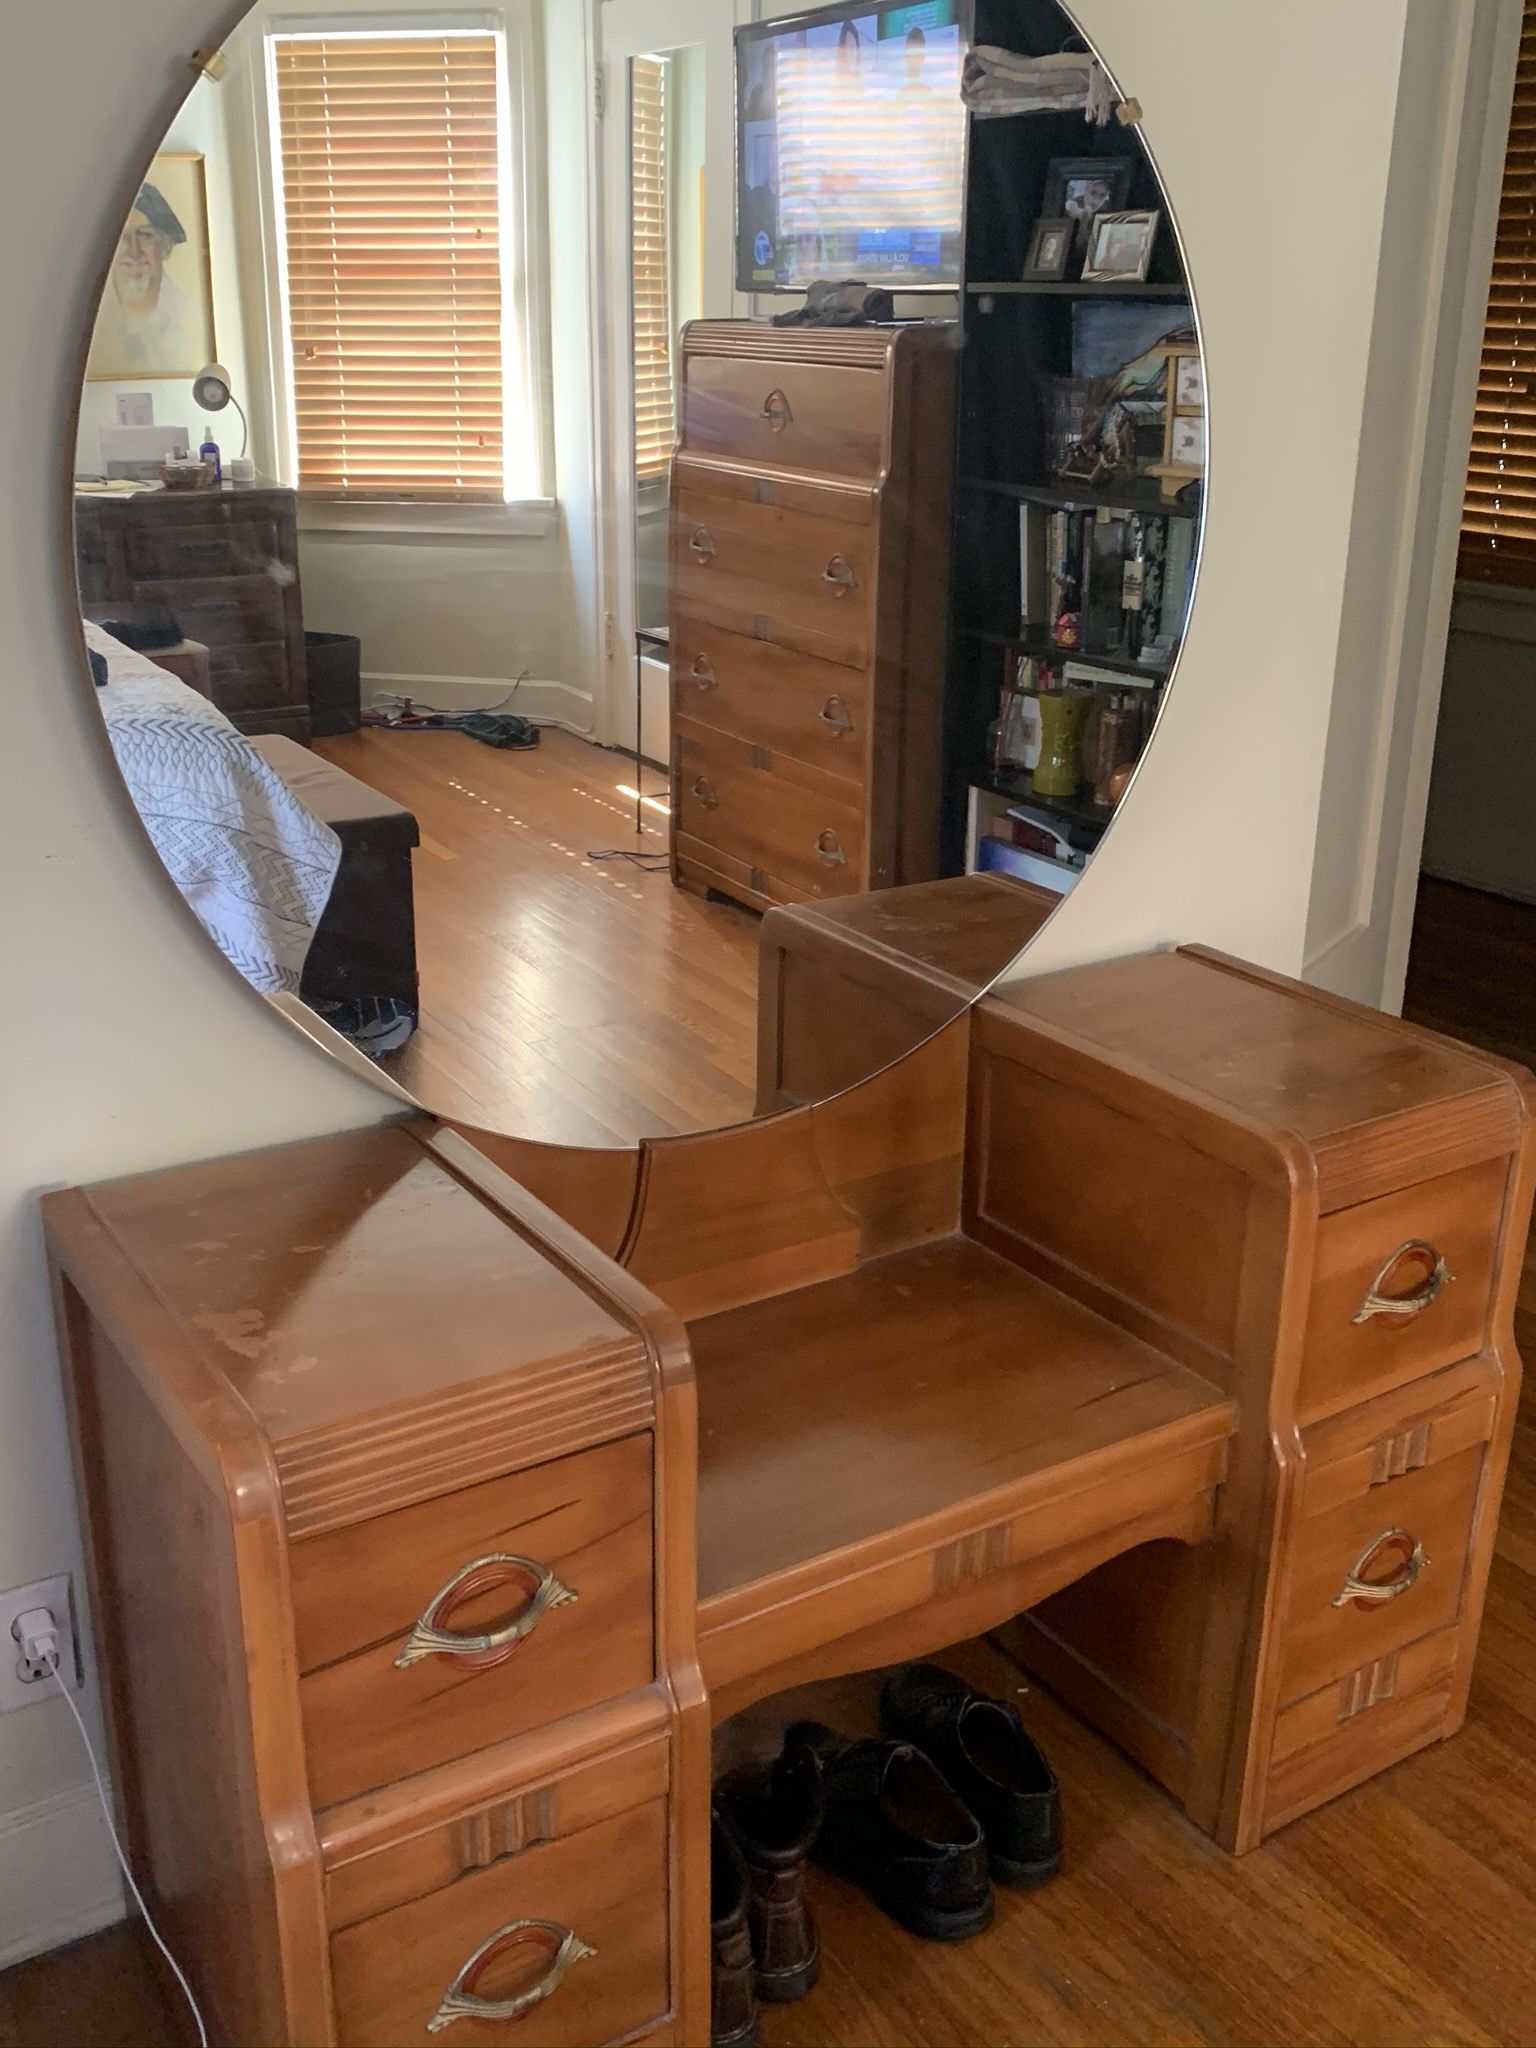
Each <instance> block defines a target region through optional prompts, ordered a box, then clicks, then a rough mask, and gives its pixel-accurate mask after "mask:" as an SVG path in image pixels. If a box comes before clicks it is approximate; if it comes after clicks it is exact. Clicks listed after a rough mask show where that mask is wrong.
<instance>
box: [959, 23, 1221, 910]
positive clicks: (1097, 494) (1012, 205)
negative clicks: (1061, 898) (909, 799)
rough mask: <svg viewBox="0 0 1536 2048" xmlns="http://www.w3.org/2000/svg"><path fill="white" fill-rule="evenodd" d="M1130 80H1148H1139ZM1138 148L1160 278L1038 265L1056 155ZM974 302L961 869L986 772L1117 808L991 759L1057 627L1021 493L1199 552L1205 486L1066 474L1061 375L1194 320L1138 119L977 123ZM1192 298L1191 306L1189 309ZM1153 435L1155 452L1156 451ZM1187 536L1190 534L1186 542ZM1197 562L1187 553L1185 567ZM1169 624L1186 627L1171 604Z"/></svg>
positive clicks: (1033, 28)
mask: <svg viewBox="0 0 1536 2048" xmlns="http://www.w3.org/2000/svg"><path fill="white" fill-rule="evenodd" d="M1073 32H1074V23H1073V22H1072V20H1071V18H1070V17H1069V16H1068V14H1067V13H1066V11H1065V9H1064V8H1063V7H1062V6H1060V5H1058V4H1057V0H976V5H975V24H974V31H973V38H974V41H975V42H976V43H978V44H985V43H991V44H996V45H998V46H1000V47H1002V48H1005V49H1010V50H1013V51H1016V52H1018V53H1019V54H1021V55H1023V56H1029V57H1044V56H1050V55H1053V54H1055V53H1056V52H1057V51H1059V50H1060V49H1061V48H1062V47H1063V45H1064V43H1065V42H1066V40H1067V38H1068V37H1069V36H1070V35H1071V34H1072V33H1073ZM1128 89H1129V90H1134V89H1135V88H1134V83H1133V82H1129V81H1128ZM1096 156H1097V157H1104V158H1129V159H1130V162H1131V176H1130V181H1129V191H1128V192H1127V194H1126V198H1125V200H1124V204H1125V205H1126V206H1127V207H1128V208H1131V209H1152V210H1155V211H1157V212H1158V213H1160V214H1161V216H1162V226H1161V230H1160V233H1159V235H1158V239H1157V242H1156V245H1155V247H1154V250H1153V253H1152V260H1151V264H1150V266H1149V274H1148V276H1147V277H1146V278H1145V279H1137V280H1127V281H1125V282H1123V283H1122V282H1119V281H1115V282H1107V283H1098V282H1095V281H1093V280H1084V279H1081V278H1076V279H1074V278H1062V279H1040V280H1033V279H1026V278H1025V276H1024V271H1025V268H1026V266H1027V263H1028V260H1029V249H1030V242H1031V240H1032V238H1033V234H1034V229H1035V224H1036V222H1037V221H1038V220H1039V219H1040V217H1041V216H1042V214H1043V213H1044V211H1045V198H1046V189H1047V183H1048V180H1049V176H1050V164H1051V160H1052V159H1053V158H1058V157H1064V158H1083V157H1096ZM963 286H964V289H963V292H962V294H961V302H960V323H961V329H962V339H963V347H962V348H961V350H960V353H959V360H958V372H959V377H958V388H957V404H956V464H955V479H956V489H955V493H954V512H953V519H954V537H953V538H954V544H953V548H952V551H951V558H950V560H951V570H950V633H949V662H948V671H947V683H946V696H945V740H944V745H945V754H944V767H943V787H944V813H943V825H942V835H943V836H942V848H943V865H944V871H945V872H946V873H951V874H958V873H960V872H961V870H962V868H963V866H964V861H965V852H966V816H967V802H966V799H967V792H968V790H969V789H970V788H971V787H973V786H974V787H977V788H987V789H990V790H992V792H993V793H994V794H996V795H999V796H1001V797H1004V798H1007V799H1009V800H1011V801H1014V802H1019V803H1029V804H1032V805H1034V806H1035V807H1036V808H1038V809H1039V810H1041V812H1042V813H1048V814H1049V815H1052V816H1054V817H1057V818H1060V819H1063V820H1065V821H1066V822H1067V824H1069V825H1071V826H1073V827H1075V828H1077V829H1078V830H1079V831H1082V832H1084V833H1089V832H1093V833H1102V831H1103V829H1104V828H1105V826H1107V825H1108V823H1109V821H1110V818H1111V816H1112V815H1113V814H1112V812H1111V811H1110V810H1108V809H1107V808H1106V807H1104V806H1102V805H1096V804H1094V803H1092V801H1091V800H1081V799H1079V800H1076V801H1072V800H1068V801H1063V800H1062V799H1060V798H1046V797H1038V796H1036V795H1035V794H1034V792H1033V789H1032V787H1031V786H1030V785H1029V783H1028V780H1027V778H1022V779H1019V780H1017V781H1015V780H1013V779H1010V780H1008V781H1007V782H1006V783H1005V784H997V783H995V782H989V781H988V780H987V779H986V778H985V777H981V776H978V775H977V773H976V769H977V764H978V763H981V762H985V761H986V759H987V757H988V753H987V734H988V728H989V726H990V725H991V723H992V721H993V719H994V718H995V717H996V716H997V711H998V692H999V686H1000V684H1001V682H1002V681H1003V678H1004V675H1005V673H1006V662H1005V660H1004V658H1003V654H1002V652H1001V651H1000V650H1005V649H1007V648H1009V647H1018V648H1020V649H1021V651H1023V652H1025V653H1028V654H1031V655H1034V656H1036V657H1037V658H1038V657H1042V656H1043V657H1045V658H1056V657H1060V656H1062V655H1063V654H1065V653H1066V650H1062V649H1056V648H1053V647H1047V646H1046V644H1045V640H1046V634H1045V633H1044V632H1041V633H1040V635H1039V638H1038V639H1036V638H1034V637H1032V636H1031V633H1030V630H1029V629H1028V628H1024V629H1022V630H1021V626H1020V615H1021V610H1022V604H1021V590H1020V551H1021V549H1020V543H1021V534H1020V525H1021V519H1020V507H1021V506H1024V505H1031V506H1034V505H1038V506H1041V507H1044V508H1046V510H1048V511H1050V510H1060V511H1063V512H1066V513H1068V514H1071V513H1074V512H1075V513H1091V512H1095V511H1099V510H1101V509H1107V510H1110V511H1116V512H1120V513H1123V514H1125V515H1127V516H1129V515H1132V514H1138V513H1139V514H1140V515H1142V516H1143V517H1144V518H1145V517H1152V518H1156V519H1166V520H1169V521H1172V522H1175V530H1176V532H1177V534H1178V538H1179V541H1180V543H1181V544H1180V546H1179V548H1178V550H1177V553H1178V558H1179V561H1180V563H1181V565H1182V564H1183V563H1184V562H1185V561H1186V560H1191V561H1192V559H1193V557H1194V556H1195V555H1196V554H1197V552H1198V545H1197V543H1198V527H1197V522H1198V521H1199V519H1200V518H1201V516H1202V512H1203V507H1202V504H1201V498H1202V495H1203V493H1202V492H1201V491H1200V489H1199V488H1198V487H1196V488H1194V489H1192V490H1191V491H1190V492H1189V494H1188V495H1187V496H1180V497H1164V495H1163V490H1162V484H1161V480H1160V479H1158V478H1156V477H1153V476H1150V475H1145V474H1143V475H1140V476H1137V477H1135V478H1133V479H1130V480H1121V481H1119V482H1116V483H1112V484H1086V483H1074V482H1070V481H1063V480H1062V479H1060V478H1057V477H1055V476H1054V475H1053V474H1052V470H1051V466H1050V460H1049V454H1048V447H1049V443H1048V421H1047V392H1048V389H1049V387H1048V385H1047V383H1046V381H1045V380H1046V379H1048V378H1052V377H1069V376H1073V375H1093V374H1098V373H1099V371H1100V370H1101V369H1103V368H1107V367H1108V366H1109V365H1110V364H1111V363H1116V362H1123V361H1126V360H1129V359H1131V358H1132V357H1134V356H1135V355H1136V354H1138V353H1140V352H1143V351H1144V350H1145V349H1146V348H1148V347H1150V346H1152V345H1154V344H1155V342H1156V341H1157V340H1158V339H1159V338H1161V337H1162V336H1163V335H1165V334H1169V333H1174V332H1180V331H1183V330H1186V329H1189V328H1191V327H1192V326H1193V320H1194V314H1193V310H1192V309H1191V308H1190V291H1189V280H1188V279H1187V277H1186V276H1185V274H1184V270H1183V267H1182V263H1181V260H1180V255H1179V249H1178V244H1177V240H1176V238H1175V236H1174V234H1173V232H1172V229H1171V226H1170V208H1169V205H1168V199H1167V196H1166V194H1165V193H1164V191H1163V189H1162V185H1161V183H1160V181H1159V179H1158V176H1157V173H1156V171H1155V169H1154V168H1153V165H1152V162H1151V159H1150V157H1149V156H1148V155H1147V152H1146V149H1145V147H1144V145H1143V143H1142V140H1141V136H1140V133H1139V131H1138V130H1137V129H1135V128H1124V127H1121V126H1120V125H1119V124H1118V123H1115V122H1111V123H1110V124H1109V126H1107V127H1105V128H1095V127H1093V126H1091V125H1090V124H1089V123H1088V122H1087V121H1086V120H1085V119H1084V118H1083V116H1082V115H1081V114H1080V113H1070V112H1067V113H1039V114H1029V115H1019V116H1014V117H1011V118H1009V119H1005V120H991V121H973V122H972V123H971V128H970V148H969V153H968V167H967V174H966V218H965V275H964V279H963ZM1186 309H1188V310H1186ZM1147 456H1148V451H1146V450H1145V449H1144V450H1143V457H1142V459H1143V461H1145V460H1146V459H1147ZM1186 539H1188V540H1189V542H1190V545H1189V546H1187V547H1186V546H1184V545H1183V544H1182V543H1183V542H1184V541H1185V540H1186ZM1181 573H1182V567H1181ZM1163 624H1164V627H1165V630H1167V631H1170V632H1173V631H1176V630H1177V621H1176V620H1175V618H1174V617H1173V616H1172V614H1171V612H1170V613H1167V614H1165V616H1164V620H1163ZM1072 658H1075V659H1080V660H1082V661H1084V662H1086V663H1088V664H1090V665H1094V666H1098V667H1100V668H1103V669H1105V670H1106V671H1110V672H1112V673H1116V674H1124V675H1125V676H1126V677H1127V678H1128V683H1127V687H1130V686H1131V684H1130V679H1134V682H1135V684H1136V685H1139V686H1140V687H1141V688H1143V689H1148V688H1149V687H1150V691H1155V692H1160V691H1161V688H1162V685H1163V683H1164V682H1165V681H1166V677H1167V673H1168V670H1169V669H1171V667H1172V662H1171V660H1169V661H1168V662H1167V663H1159V664H1157V665H1155V666H1154V665H1152V664H1148V663H1141V662H1129V661H1122V660H1120V659H1119V658H1118V657H1113V656H1099V655H1095V654H1092V653H1090V652H1089V651H1088V650H1086V649H1082V650H1072Z"/></svg>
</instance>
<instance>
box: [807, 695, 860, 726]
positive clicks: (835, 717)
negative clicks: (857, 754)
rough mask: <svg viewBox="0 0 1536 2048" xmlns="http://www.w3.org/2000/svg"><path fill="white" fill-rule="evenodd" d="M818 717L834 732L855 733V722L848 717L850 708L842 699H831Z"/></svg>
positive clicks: (818, 713) (823, 706)
mask: <svg viewBox="0 0 1536 2048" xmlns="http://www.w3.org/2000/svg"><path fill="white" fill-rule="evenodd" d="M816 716H817V717H818V718H819V719H820V720H821V722H822V724H823V725H825V726H829V727H830V728H831V730H832V731H833V732H852V731H853V720H852V719H851V718H850V717H849V716H848V706H847V705H846V704H845V703H844V702H843V700H842V698H841V697H829V698H828V699H827V701H826V703H825V704H823V705H822V707H821V709H820V710H819V711H818V712H817V714H816Z"/></svg>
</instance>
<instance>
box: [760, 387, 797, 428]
mask: <svg viewBox="0 0 1536 2048" xmlns="http://www.w3.org/2000/svg"><path fill="white" fill-rule="evenodd" d="M794 417H795V415H794V412H793V411H792V410H791V407H790V403H789V400H788V398H786V397H785V395H784V393H783V392H782V391H780V390H778V389H777V388H775V389H774V390H772V391H770V392H769V394H768V396H767V397H766V398H765V399H764V400H763V409H762V411H761V412H760V413H759V414H758V418H759V419H760V420H766V421H767V422H768V427H769V431H770V432H772V433H775V434H782V433H783V431H784V429H785V428H786V427H787V426H790V425H792V424H793V421H794Z"/></svg>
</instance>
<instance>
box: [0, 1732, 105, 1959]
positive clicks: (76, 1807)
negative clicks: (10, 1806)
mask: <svg viewBox="0 0 1536 2048" xmlns="http://www.w3.org/2000/svg"><path fill="white" fill-rule="evenodd" d="M60 1711H62V1709H61V1710H60ZM126 1911H127V1903H126V1899H125V1895H124V1891H123V1881H122V1879H121V1877H120V1876H119V1875H118V1869H117V1863H116V1860H115V1858H114V1857H113V1854H112V1842H111V1837H110V1836H109V1835H108V1833H107V1824H106V1821H105V1819H104V1818H103V1816H102V1811H101V1802H100V1801H99V1800H98V1799H97V1797H96V1788H95V1786H94V1785H90V1784H86V1785H72V1786H70V1787H68V1788H67V1789H66V1790H65V1791H62V1792H56V1793H54V1794H53V1796H52V1797H51V1798H48V1799H39V1800H37V1801H35V1802H34V1803H33V1804H32V1805H30V1806H19V1807H17V1808H16V1809H15V1811H14V1812H12V1813H0V1970H4V1969H9V1967H10V1966H11V1964H12V1963H21V1962H25V1961H26V1959H27V1957H28V1956H37V1955H42V1954H44V1953H45V1952H46V1951H47V1950H48V1949H54V1948H62V1947H63V1945H64V1944H65V1942H68V1941H78V1940H80V1938H81V1936H82V1935H86V1934H94V1933H95V1932H96V1931H97V1929H98V1928H102V1927H110V1926H111V1925H112V1923H113V1922H114V1921H115V1920H121V1919H122V1918H123V1916H124V1914H125V1913H126Z"/></svg>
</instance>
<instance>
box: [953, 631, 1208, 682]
mask: <svg viewBox="0 0 1536 2048" xmlns="http://www.w3.org/2000/svg"><path fill="white" fill-rule="evenodd" d="M961 631H962V632H963V633H964V634H965V635H966V637H967V638H968V639H971V640H976V641H979V642H980V643H981V644H982V645H983V646H985V647H1016V648H1017V649H1018V651H1019V652H1020V654H1023V655H1027V656H1028V658H1029V659H1030V660H1031V661H1050V662H1057V661H1081V662H1086V663H1087V665H1088V666H1089V667H1090V668H1102V669H1106V670H1108V671H1110V672H1111V673H1112V674H1114V675H1117V676H1134V677H1135V678H1136V680H1137V681H1138V682H1139V683H1140V684H1141V685H1142V687H1143V689H1155V688H1158V687H1160V686H1161V685H1162V684H1163V683H1164V682H1165V681H1166V680H1167V678H1168V674H1169V671H1170V670H1171V669H1172V667H1173V664H1174V662H1175V661H1176V660H1177V659H1178V652H1179V650H1178V648H1177V647H1174V648H1173V649H1171V650H1170V652H1169V653H1168V654H1167V655H1165V656H1164V657H1163V658H1162V659H1161V660H1159V661H1133V660H1132V659H1131V658H1130V656H1129V655H1126V654H1092V653H1090V652H1088V650H1087V649H1085V648H1082V647H1058V646H1057V645H1056V643H1055V642H1054V641H1053V640H1048V639H1047V638H1046V636H1045V635H1044V634H1043V633H989V632H986V631H985V630H984V629H983V628H982V627H980V626H963V627H962V628H961Z"/></svg>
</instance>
